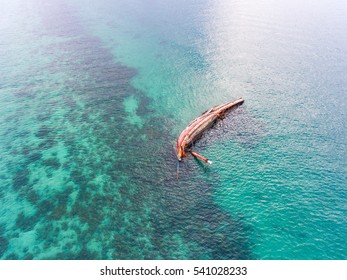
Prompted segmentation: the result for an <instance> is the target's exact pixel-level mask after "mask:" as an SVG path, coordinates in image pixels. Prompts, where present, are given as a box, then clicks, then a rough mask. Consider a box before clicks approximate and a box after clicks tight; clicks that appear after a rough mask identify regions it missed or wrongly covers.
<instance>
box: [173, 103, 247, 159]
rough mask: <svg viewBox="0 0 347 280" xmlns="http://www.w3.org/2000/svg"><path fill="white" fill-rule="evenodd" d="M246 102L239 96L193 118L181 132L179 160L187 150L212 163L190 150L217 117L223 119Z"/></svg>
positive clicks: (177, 149)
mask: <svg viewBox="0 0 347 280" xmlns="http://www.w3.org/2000/svg"><path fill="white" fill-rule="evenodd" d="M243 102H244V100H243V98H239V99H237V100H235V101H232V102H227V103H225V104H222V105H219V106H214V107H212V108H211V109H209V110H207V111H205V112H204V113H202V114H201V116H200V117H198V118H196V119H195V120H193V121H192V122H191V123H190V124H189V125H188V126H187V127H186V128H185V129H184V130H183V131H182V133H181V135H180V136H179V137H178V139H177V145H176V155H177V158H178V160H179V161H181V160H182V158H184V157H186V156H187V152H190V153H191V154H192V155H193V156H194V157H196V158H199V159H201V160H203V161H205V162H207V163H211V161H209V160H208V159H207V158H205V157H203V156H201V155H199V154H197V153H195V152H192V151H190V148H191V146H192V145H193V143H194V142H195V141H196V140H198V139H199V138H200V137H201V135H202V134H203V133H204V132H205V131H206V130H207V129H208V128H210V127H211V126H213V124H215V122H216V121H217V119H223V118H224V117H225V115H226V114H227V113H228V112H229V111H230V110H231V109H233V108H235V107H238V106H239V105H241V104H242V103H243Z"/></svg>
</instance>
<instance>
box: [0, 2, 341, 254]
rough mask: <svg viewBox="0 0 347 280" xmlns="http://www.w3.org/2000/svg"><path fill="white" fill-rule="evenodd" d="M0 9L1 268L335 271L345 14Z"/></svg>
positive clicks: (261, 8)
mask: <svg viewBox="0 0 347 280" xmlns="http://www.w3.org/2000/svg"><path fill="white" fill-rule="evenodd" d="M0 8H1V10H2V14H3V16H2V18H1V19H0V34H1V39H0V45H1V48H0V65H1V66H2V67H1V68H0V124H1V125H0V152H1V159H0V167H1V169H0V170H1V173H0V185H1V190H0V203H1V209H0V214H1V215H0V236H1V237H0V255H1V258H3V259H30V258H35V259H161V258H164V259H233V258H234V259H235V258H236V259H346V257H347V246H346V245H347V244H346V240H347V223H346V214H347V213H346V212H347V209H346V205H347V204H346V201H347V197H346V193H347V191H346V182H347V178H346V144H345V142H346V141H345V140H346V136H347V135H346V134H347V128H346V111H347V110H346V107H347V106H346V101H345V100H346V98H345V96H346V86H347V85H346V84H347V79H346V72H347V52H346V51H347V50H346V46H347V38H346V36H347V35H346V34H347V32H346V26H347V25H346V20H345V18H346V14H347V5H345V4H343V3H340V1H335V2H333V3H332V2H331V1H329V2H328V1H320V3H319V4H317V3H313V2H312V1H306V2H305V1H304V3H302V2H299V1H294V2H293V1H291V2H290V3H289V2H288V3H287V1H283V2H281V3H278V1H271V0H266V1H262V3H259V2H257V3H255V2H254V1H232V2H230V1H188V2H187V1H168V2H167V3H161V2H158V1H146V2H144V1H138V0H133V1H127V2H126V3H123V2H122V1H107V0H104V1H92V2H91V3H90V4H86V3H83V2H81V1H78V0H74V1H69V2H67V1H66V2H64V1H50V2H49V3H46V2H44V1H40V0H31V1H27V3H26V4H23V3H22V1H11V2H10V1H2V2H1V6H0ZM239 96H242V97H244V98H245V100H246V102H245V104H244V106H243V107H240V108H239V109H237V110H236V111H234V112H233V113H231V114H230V116H229V117H228V118H227V119H225V120H224V121H223V122H222V123H221V125H220V126H217V127H216V128H214V129H212V130H211V131H210V133H208V134H207V135H206V136H205V137H203V138H202V139H201V141H200V142H199V143H198V144H197V145H196V150H197V151H199V152H201V153H202V154H203V155H205V156H208V157H209V158H211V159H212V160H213V161H214V162H215V164H213V165H211V166H205V165H202V164H200V163H199V162H197V161H196V160H194V159H192V158H187V159H186V160H185V161H184V162H183V164H182V165H181V173H180V180H179V181H177V180H176V160H175V155H174V152H173V148H172V147H173V145H174V142H175V139H176V137H177V136H178V134H179V133H180V131H181V130H182V129H183V128H184V127H185V125H186V124H187V123H189V121H190V120H191V119H193V118H195V117H196V116H198V115H199V114H200V113H201V112H202V111H204V110H205V109H206V108H209V107H210V106H211V105H215V104H219V103H223V102H226V101H229V100H232V99H235V98H237V97H239Z"/></svg>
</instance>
